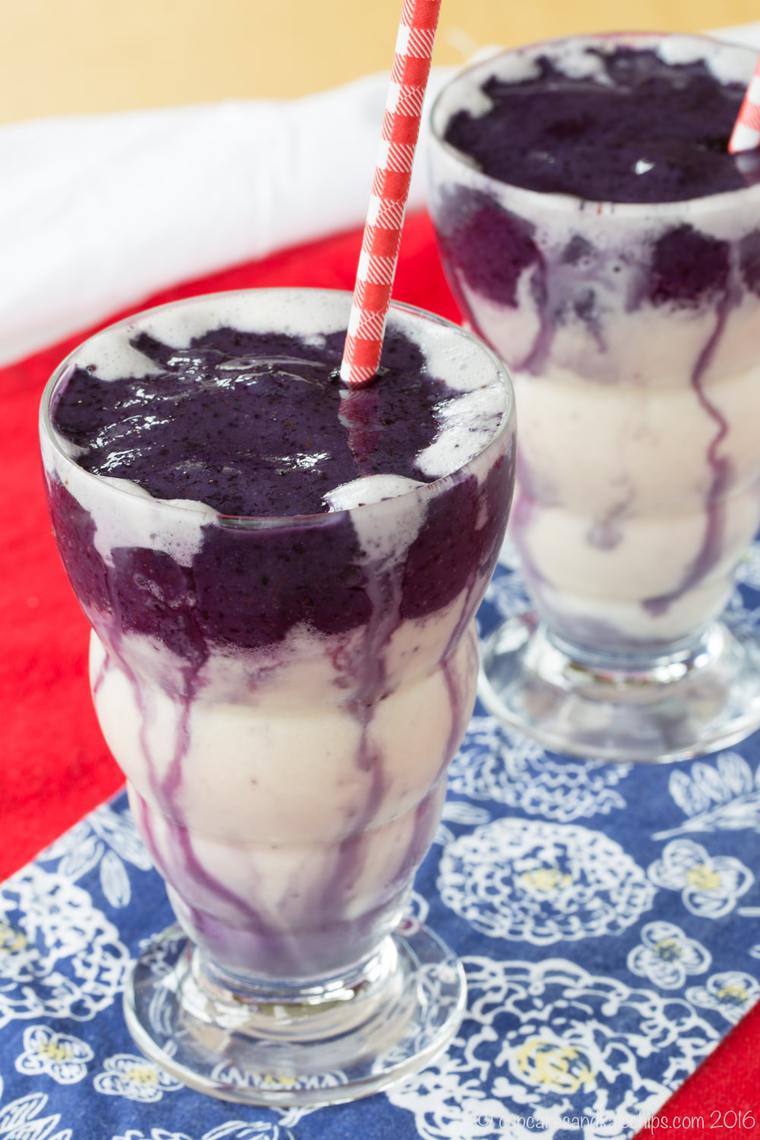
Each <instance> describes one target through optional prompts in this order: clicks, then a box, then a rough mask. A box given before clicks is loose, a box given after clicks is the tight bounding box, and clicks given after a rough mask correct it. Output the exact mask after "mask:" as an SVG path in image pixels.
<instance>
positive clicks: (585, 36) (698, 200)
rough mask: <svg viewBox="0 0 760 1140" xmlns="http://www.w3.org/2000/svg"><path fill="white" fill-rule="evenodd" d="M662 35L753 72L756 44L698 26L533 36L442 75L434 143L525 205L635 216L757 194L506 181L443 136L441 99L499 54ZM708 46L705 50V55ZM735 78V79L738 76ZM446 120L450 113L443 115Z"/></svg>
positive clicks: (432, 120) (432, 123) (433, 116)
mask: <svg viewBox="0 0 760 1140" xmlns="http://www.w3.org/2000/svg"><path fill="white" fill-rule="evenodd" d="M663 40H681V41H686V42H690V43H695V44H706V45H708V46H709V47H712V48H719V49H724V50H726V51H733V52H741V53H744V54H746V55H747V57H748V58H749V61H750V64H751V66H750V69H749V71H748V74H747V82H749V80H750V79H751V77H752V65H753V64H754V61H755V60H756V59H757V56H758V52H757V50H756V49H755V48H753V47H751V46H750V45H748V44H739V43H735V42H733V41H731V40H724V39H719V38H718V37H717V36H714V35H707V34H704V33H699V32H644V31H642V32H636V31H628V32H578V33H574V34H572V35H567V36H553V37H550V38H548V39H544V40H535V41H532V42H531V43H528V44H521V45H519V46H517V47H508V48H501V49H499V50H498V51H496V52H494V53H493V54H492V55H489V56H488V57H487V58H485V59H479V60H476V61H475V62H474V63H470V64H467V65H466V66H465V67H463V68H460V69H458V70H457V71H456V72H455V74H454V75H452V76H450V77H449V79H447V80H446V82H445V83H444V85H443V86H442V87H441V89H440V90H439V91H438V93H437V95H436V97H435V99H434V101H433V105H432V106H431V108H430V113H429V116H428V123H429V128H430V137H431V141H432V145H433V147H438V148H440V150H441V151H443V152H444V153H445V154H446V155H448V156H449V157H450V158H452V159H453V160H454V161H456V162H457V163H458V164H459V165H461V166H463V167H464V168H465V169H466V170H467V171H468V172H469V174H470V175H471V176H475V177H476V178H477V179H479V180H480V181H482V182H483V183H484V184H485V185H486V186H489V187H493V188H495V189H497V188H500V193H502V194H503V193H504V190H505V189H506V190H507V191H508V192H509V193H510V195H513V196H514V197H515V199H516V202H517V203H518V204H519V203H520V202H524V203H526V205H530V204H533V205H534V206H536V205H538V203H541V204H542V208H543V209H546V206H547V204H549V205H551V207H552V208H553V209H555V210H557V211H561V210H568V211H569V210H576V211H580V210H584V209H588V208H589V207H591V208H593V209H595V210H596V211H598V213H599V214H601V215H605V214H607V215H612V214H615V215H622V216H624V217H626V218H632V219H635V218H637V217H643V216H646V215H651V213H652V211H653V210H656V211H657V213H658V215H662V214H664V213H667V214H679V213H680V214H683V213H684V210H687V211H688V210H689V208H691V209H694V208H695V207H696V206H697V205H700V206H702V205H704V204H705V203H717V204H719V205H721V206H725V205H727V204H728V200H729V199H731V198H733V197H734V196H735V195H737V194H747V193H751V192H752V191H755V193H756V196H758V197H760V182H757V183H754V184H752V185H748V186H746V187H737V188H736V189H733V190H724V191H722V192H721V193H720V194H702V195H699V196H697V197H694V198H681V199H679V200H677V201H668V200H665V201H654V202H612V201H610V200H609V199H606V198H583V197H580V196H579V195H577V194H562V193H560V192H559V191H556V190H533V189H530V188H528V187H526V186H518V185H517V184H516V183H513V182H506V181H504V180H503V179H501V178H494V176H493V175H491V174H486V173H485V171H483V170H480V169H479V167H478V166H476V165H475V164H474V162H473V161H472V160H471V159H470V158H469V156H468V155H466V154H465V152H464V151H461V150H458V149H457V148H456V147H455V146H453V145H452V144H451V143H449V142H447V141H446V139H445V138H444V137H443V129H444V124H442V123H440V122H439V120H440V119H441V117H442V112H441V107H442V104H443V102H444V100H445V99H446V98H447V97H448V96H450V93H451V92H452V90H453V89H454V88H455V87H456V86H457V85H458V84H465V85H467V84H468V83H469V81H470V80H471V79H472V78H473V77H475V76H476V75H477V74H478V73H483V74H484V75H486V74H488V73H489V72H490V71H491V70H492V69H493V67H494V65H496V64H498V63H499V62H500V61H501V60H503V59H507V58H509V57H514V56H520V55H523V54H529V53H531V52H534V51H537V50H538V49H539V48H547V47H551V46H553V45H560V44H566V43H572V42H574V41H577V42H584V41H585V42H588V43H604V42H606V43H609V42H612V41H619V42H621V43H625V42H637V41H638V42H641V43H647V42H650V43H651V42H662V41H663ZM706 56H707V52H705V57H706ZM737 82H738V80H737ZM446 122H448V119H447V120H446Z"/></svg>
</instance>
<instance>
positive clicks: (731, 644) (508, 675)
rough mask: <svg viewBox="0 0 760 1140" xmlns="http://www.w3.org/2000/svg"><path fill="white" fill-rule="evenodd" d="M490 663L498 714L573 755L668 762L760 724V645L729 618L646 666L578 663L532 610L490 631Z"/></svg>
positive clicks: (485, 689) (485, 685)
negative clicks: (734, 627)
mask: <svg viewBox="0 0 760 1140" xmlns="http://www.w3.org/2000/svg"><path fill="white" fill-rule="evenodd" d="M482 660H483V666H482V672H481V678H480V697H481V700H482V701H483V703H484V704H485V706H486V708H487V709H488V710H489V712H491V713H493V714H494V715H495V716H496V717H498V718H499V719H501V720H502V721H504V722H505V723H506V724H508V725H509V726H510V727H511V728H515V729H517V730H518V731H519V732H522V733H524V734H525V735H526V736H530V737H533V738H534V739H535V740H537V741H538V742H539V743H540V744H543V745H545V746H546V747H548V748H551V749H553V750H555V751H557V752H567V753H570V754H571V755H573V756H583V757H586V758H589V759H597V760H620V761H628V762H636V761H649V762H651V763H667V762H669V761H672V760H684V759H688V758H689V757H693V756H700V755H702V754H703V753H705V752H712V751H714V750H715V749H718V748H726V747H728V746H729V745H732V744H736V743H737V741H739V740H743V739H744V737H745V736H749V734H750V733H751V732H753V731H754V730H755V729H756V728H757V727H758V726H760V643H759V642H758V641H757V640H756V639H755V638H754V637H752V636H750V635H746V634H738V633H735V632H731V631H730V630H729V629H728V628H727V627H726V626H725V625H722V624H716V625H714V626H712V627H711V628H710V629H709V630H708V631H707V632H706V633H705V635H704V636H703V637H702V638H700V640H699V642H698V643H697V644H696V645H692V646H690V647H688V648H685V649H683V650H682V651H680V652H678V653H673V654H671V655H669V656H665V655H664V656H661V657H658V658H654V659H651V660H649V661H647V662H646V664H644V663H642V662H635V663H632V662H624V661H622V660H615V659H611V658H609V657H603V656H601V655H600V656H598V657H593V658H591V657H589V658H587V657H583V658H582V659H579V655H578V654H576V653H574V652H573V650H572V648H571V647H570V646H568V645H564V644H563V643H562V642H559V641H557V640H555V639H554V638H553V637H551V636H550V635H549V634H548V632H547V630H546V628H545V627H544V626H543V625H542V624H541V623H540V622H539V620H538V618H537V617H536V615H535V614H532V613H524V614H520V615H517V616H516V617H513V618H510V619H509V620H507V621H506V622H505V623H504V624H503V625H501V626H500V627H499V628H498V629H497V630H496V632H495V633H494V634H492V635H491V637H490V638H489V639H488V640H487V642H486V644H485V646H484V650H483V658H482Z"/></svg>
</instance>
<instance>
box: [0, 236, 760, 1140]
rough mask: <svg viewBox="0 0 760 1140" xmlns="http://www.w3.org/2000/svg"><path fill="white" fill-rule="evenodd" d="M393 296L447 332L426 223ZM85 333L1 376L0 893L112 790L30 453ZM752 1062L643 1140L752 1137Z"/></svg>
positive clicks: (709, 1072)
mask: <svg viewBox="0 0 760 1140" xmlns="http://www.w3.org/2000/svg"><path fill="white" fill-rule="evenodd" d="M360 244H361V235H360V233H359V232H358V231H357V232H352V233H348V234H343V235H339V236H337V237H332V238H329V239H325V240H323V241H319V242H314V243H311V244H309V245H305V246H301V247H299V248H296V249H291V250H286V251H285V252H283V253H278V254H277V255H275V256H273V257H270V258H267V259H266V260H264V261H260V262H253V263H249V264H246V265H240V266H238V267H236V268H234V269H229V270H226V271H224V272H223V273H216V274H213V275H210V276H208V277H204V278H201V279H199V280H197V281H192V282H187V283H185V284H183V285H180V286H177V287H176V288H173V289H171V290H167V291H165V292H163V293H161V294H159V295H157V296H155V297H150V298H146V299H144V300H143V301H142V302H141V303H140V304H139V305H135V306H133V308H132V311H134V310H136V309H138V308H144V307H145V306H146V305H148V304H158V303H160V302H163V301H170V300H174V299H176V298H178V297H187V296H191V295H193V294H197V293H207V292H211V291H213V290H217V289H237V288H242V287H245V286H253V285H259V286H260V285H314V286H329V287H335V288H351V285H352V283H353V277H354V272H355V270H356V263H357V258H358V255H359V248H360ZM395 292H396V296H397V297H399V298H400V299H401V300H404V301H409V302H411V303H412V304H417V305H421V306H422V307H424V308H427V309H431V310H433V311H434V312H439V313H442V314H443V315H444V316H448V317H453V318H455V319H456V318H457V310H456V306H455V304H454V301H453V299H452V297H451V294H450V292H449V290H448V288H447V286H446V283H445V281H444V278H443V274H442V271H441V268H440V264H439V262H438V258H437V256H436V254H435V249H434V237H433V232H432V227H431V225H430V222H429V220H428V218H427V217H426V216H424V215H417V216H413V217H410V218H409V220H408V222H407V225H406V226H405V229H404V237H403V241H402V246H401V258H400V262H399V270H398V278H397V286H396V290H395ZM117 315H119V316H121V315H125V314H114V317H115V316H117ZM103 323H105V322H103ZM90 331H92V330H82V331H81V332H79V333H77V335H76V336H74V337H71V338H70V339H69V340H67V341H66V342H64V343H62V344H59V345H56V346H55V347H53V348H49V349H46V350H45V351H44V352H40V353H37V354H36V355H35V356H32V357H30V358H29V359H27V360H25V361H22V362H20V363H19V364H15V365H13V366H11V367H8V368H5V369H0V407H1V408H2V415H0V455H1V456H2V476H3V477H2V480H0V493H1V494H2V495H3V497H4V502H3V504H2V519H3V531H4V542H3V543H2V545H0V745H1V750H0V812H1V815H0V821H1V823H2V831H1V832H0V835H1V836H2V839H1V840H0V879H2V878H4V877H5V876H6V875H8V874H10V872H11V871H13V870H15V869H16V868H17V867H20V866H21V865H22V864H23V863H25V862H26V861H27V860H29V859H31V858H32V857H33V856H34V855H35V853H36V852H37V851H38V850H39V849H40V847H42V846H43V845H44V844H46V843H48V842H50V841H51V840H52V839H54V838H55V837H56V836H57V835H59V834H60V833H61V832H62V831H64V830H65V829H66V828H68V827H70V826H71V825H72V824H73V823H74V822H75V821H76V820H77V819H79V818H80V816H82V815H83V814H84V813H85V812H86V811H88V810H89V809H90V808H92V807H94V806H95V805H96V804H97V803H99V802H100V801H101V800H103V799H104V798H105V797H106V796H108V795H110V794H111V793H113V792H115V791H116V789H117V788H118V787H119V785H120V784H121V776H120V773H119V771H118V769H117V768H116V765H115V764H114V762H113V760H112V759H111V757H110V756H109V754H108V752H107V750H106V747H105V744H104V743H103V740H102V737H101V736H100V732H99V730H98V727H97V724H96V722H95V717H94V714H93V711H92V707H91V703H90V697H89V693H88V691H87V684H86V680H85V676H86V674H85V667H86V665H85V663H86V653H87V625H86V622H85V619H84V617H83V616H82V614H81V613H80V611H79V609H78V607H77V604H76V602H75V601H74V597H73V594H72V591H71V588H70V586H69V584H68V582H67V581H66V578H65V576H64V573H63V569H62V567H61V564H60V561H59V559H58V555H57V553H56V551H55V547H54V543H53V539H52V537H51V534H50V525H49V522H48V518H47V511H46V507H45V501H44V495H43V491H42V480H41V475H40V464H39V459H38V451H37V422H36V421H37V405H38V402H39V397H40V393H41V391H42V388H43V386H44V384H45V381H46V380H47V378H48V376H49V375H50V373H51V371H52V370H53V368H54V367H55V365H56V364H57V363H58V362H59V361H60V359H61V358H62V356H64V355H65V353H67V352H68V351H69V350H70V349H71V348H72V347H73V346H74V345H75V344H76V343H78V342H79V341H80V340H81V339H82V337H83V336H84V335H86V333H88V332H90ZM759 1051H760V1009H757V1010H756V1011H755V1012H754V1013H753V1014H750V1015H749V1016H748V1017H747V1018H745V1019H744V1021H743V1023H742V1024H741V1025H740V1026H739V1027H738V1028H737V1029H736V1030H735V1031H734V1033H733V1034H732V1035H731V1037H730V1039H729V1040H728V1041H727V1042H726V1043H725V1044H724V1045H723V1046H721V1048H720V1049H719V1050H718V1051H717V1052H716V1054H715V1055H714V1056H713V1057H712V1058H711V1059H710V1060H709V1061H708V1062H707V1063H706V1064H705V1065H704V1066H702V1068H701V1069H700V1070H699V1072H698V1073H697V1074H696V1075H695V1076H694V1077H693V1078H692V1079H691V1080H689V1081H687V1083H686V1084H685V1085H684V1086H683V1088H682V1089H681V1090H680V1091H679V1092H678V1094H677V1095H676V1096H675V1097H673V1098H672V1099H671V1101H670V1102H669V1104H668V1105H667V1107H666V1108H665V1109H663V1111H662V1114H661V1116H662V1117H663V1118H664V1116H665V1115H667V1116H668V1117H669V1118H670V1120H671V1121H673V1119H674V1118H675V1116H676V1115H679V1116H680V1117H681V1118H683V1117H686V1116H693V1115H695V1114H702V1117H703V1120H704V1123H702V1124H699V1123H697V1124H695V1125H693V1126H692V1127H688V1126H684V1125H683V1124H682V1123H678V1124H675V1123H672V1124H671V1126H669V1127H668V1126H667V1125H665V1123H664V1120H663V1122H662V1124H661V1125H660V1126H659V1127H658V1128H657V1129H656V1130H654V1131H652V1130H645V1132H643V1133H642V1134H641V1135H642V1136H647V1137H649V1138H651V1136H653V1135H656V1136H672V1137H673V1138H674V1140H676V1138H677V1140H691V1138H694V1140H696V1138H700V1140H703V1138H704V1137H711V1138H715V1140H718V1138H722V1137H728V1136H729V1135H731V1136H733V1137H741V1136H747V1137H748V1138H749V1137H757V1136H760V1111H759V1112H758V1121H756V1123H755V1124H754V1125H753V1126H752V1127H747V1126H745V1127H742V1125H741V1123H739V1124H738V1126H737V1125H735V1124H734V1118H733V1117H732V1116H731V1115H730V1113H731V1112H732V1111H734V1110H742V1109H749V1108H756V1109H758V1110H760V1092H759V1091H758V1086H760V1080H759V1079H758V1077H759V1076H760V1068H759V1066H758V1061H757V1056H756V1055H757V1053H758V1052H759ZM721 1113H722V1114H723V1115H722V1116H721V1115H719V1114H721ZM716 1114H717V1115H716ZM748 1123H749V1122H747V1124H748ZM713 1124H717V1126H715V1127H713V1126H711V1125H713Z"/></svg>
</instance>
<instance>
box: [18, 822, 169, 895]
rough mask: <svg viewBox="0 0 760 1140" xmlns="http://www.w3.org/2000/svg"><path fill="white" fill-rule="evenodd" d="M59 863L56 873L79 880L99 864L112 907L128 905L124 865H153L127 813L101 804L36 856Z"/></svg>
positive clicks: (127, 887) (143, 869)
mask: <svg viewBox="0 0 760 1140" xmlns="http://www.w3.org/2000/svg"><path fill="white" fill-rule="evenodd" d="M56 861H57V862H58V873H59V874H60V875H63V876H64V877H65V878H67V879H72V880H77V879H81V878H82V877H83V876H84V875H86V874H87V873H88V871H91V870H93V868H94V867H98V870H99V875H100V886H101V889H102V891H103V894H104V895H105V897H106V898H107V900H108V902H109V903H110V905H111V906H112V907H114V908H117V907H123V906H127V905H128V903H129V901H130V899H131V897H132V889H131V886H130V883H129V874H128V873H127V869H126V866H125V864H129V865H130V866H132V867H136V868H137V869H138V870H140V871H149V870H150V869H151V867H152V866H153V864H152V863H151V859H150V855H149V854H148V852H147V850H146V849H145V846H144V844H143V842H142V840H141V839H140V836H139V835H138V834H137V828H136V827H135V825H134V821H133V819H132V815H131V813H130V812H116V811H114V810H113V808H112V807H111V806H110V804H101V805H100V807H97V808H95V811H93V812H91V813H90V815H88V816H87V817H86V819H83V820H81V822H80V823H77V824H75V826H74V827H72V828H71V830H70V831H67V832H66V833H65V834H64V835H62V836H61V838H60V839H57V840H56V842H55V843H53V844H52V846H51V847H48V848H46V850H45V851H43V852H42V854H41V855H40V856H39V862H41V863H53V862H56Z"/></svg>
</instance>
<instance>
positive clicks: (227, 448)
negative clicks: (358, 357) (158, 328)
mask: <svg viewBox="0 0 760 1140" xmlns="http://www.w3.org/2000/svg"><path fill="white" fill-rule="evenodd" d="M344 337H345V334H344V333H342V332H340V333H332V334H330V335H329V336H327V337H325V343H324V345H320V346H319V347H316V346H314V345H313V344H306V343H304V341H303V340H301V339H299V338H298V337H295V336H287V335H285V334H284V333H251V332H238V331H236V330H235V329H230V328H220V329H212V330H211V331H209V332H207V333H205V334H204V335H203V336H201V337H198V338H196V339H195V340H194V341H193V342H192V343H191V345H190V346H189V347H188V348H183V349H175V348H172V347H171V346H169V345H166V344H162V343H160V342H159V341H157V340H155V339H154V338H152V337H150V336H148V334H147V333H145V332H143V333H140V334H138V335H137V336H136V337H135V338H134V339H133V342H132V343H133V346H134V347H135V348H136V349H138V351H139V352H140V353H142V354H143V355H144V356H145V357H146V360H148V361H151V362H153V363H154V364H157V365H160V368H161V371H160V372H158V373H157V374H155V375H149V376H141V377H139V378H135V377H130V376H127V377H124V379H119V380H107V381H105V380H99V379H98V377H97V376H96V375H93V374H92V373H91V372H89V371H87V370H86V369H84V368H81V367H80V368H77V369H76V370H75V371H74V372H73V374H72V376H71V377H70V379H69V380H68V382H67V384H66V388H65V390H64V392H63V393H62V394H61V397H60V399H59V401H58V403H57V405H56V408H55V426H56V428H57V429H58V431H59V432H60V433H61V435H63V436H64V437H65V438H66V439H67V440H69V442H71V443H73V444H76V445H77V446H78V447H81V448H84V449H85V450H84V453H83V454H82V455H80V456H79V457H78V460H77V462H78V463H79V465H80V467H84V469H85V470H86V471H92V472H94V473H95V474H97V475H108V476H112V477H117V478H120V479H131V480H133V481H134V482H136V483H139V485H140V486H141V487H144V488H145V490H146V491H149V492H150V493H151V495H153V496H154V497H155V498H158V499H192V500H196V501H198V502H202V503H206V504H207V505H208V506H210V507H213V508H214V509H215V510H217V511H219V513H220V514H223V515H257V516H262V515H266V516H272V515H275V516H284V515H295V514H317V513H319V512H322V511H327V509H328V507H327V504H326V503H325V500H324V496H325V494H326V493H327V492H329V491H332V490H334V489H335V488H336V487H338V486H340V485H341V484H343V483H348V482H350V481H351V480H352V479H356V478H358V477H359V476H361V475H380V474H394V475H403V476H406V477H407V478H410V479H418V480H421V481H423V482H427V481H429V480H428V478H427V477H426V476H425V475H424V473H423V472H421V471H419V470H418V469H417V467H416V463H415V461H416V457H417V455H418V454H419V453H420V452H421V451H422V450H423V449H424V448H425V447H427V446H428V444H430V443H431V442H432V441H433V439H434V438H435V436H436V433H437V426H436V409H437V408H438V407H439V406H440V405H441V403H443V402H445V401H446V400H447V399H450V398H451V396H452V395H453V394H454V393H452V391H451V390H450V389H449V388H448V387H447V386H446V384H444V383H443V382H442V381H441V380H437V379H436V378H435V377H431V376H429V375H427V373H426V369H425V360H424V357H423V355H422V352H421V350H420V349H419V347H418V346H417V345H416V344H414V342H413V341H411V340H410V339H409V338H408V337H406V336H404V335H403V334H402V333H400V332H397V331H391V332H390V334H389V336H388V339H387V342H386V344H385V346H384V351H383V359H382V368H383V377H382V384H373V385H370V386H369V387H367V388H364V389H361V390H359V391H357V392H354V393H353V394H352V395H351V397H350V401H349V407H350V415H351V421H352V428H351V429H350V428H349V424H348V421H347V416H346V413H345V409H342V408H341V398H342V397H345V390H344V389H343V388H342V385H341V384H340V383H339V382H338V381H337V380H336V379H335V377H334V371H335V369H337V367H338V365H339V364H340V357H341V351H342V348H343V340H344ZM353 424H358V425H360V427H361V429H362V437H363V438H362V442H363V446H362V447H361V449H360V450H358V449H357V448H356V445H355V444H354V443H353V439H352V438H351V432H352V430H353ZM352 444H353V449H352ZM357 450H358V454H357Z"/></svg>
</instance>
